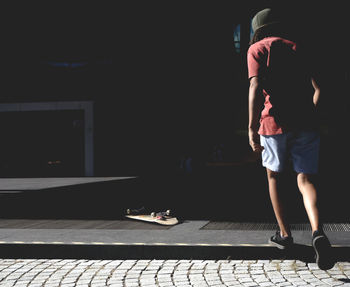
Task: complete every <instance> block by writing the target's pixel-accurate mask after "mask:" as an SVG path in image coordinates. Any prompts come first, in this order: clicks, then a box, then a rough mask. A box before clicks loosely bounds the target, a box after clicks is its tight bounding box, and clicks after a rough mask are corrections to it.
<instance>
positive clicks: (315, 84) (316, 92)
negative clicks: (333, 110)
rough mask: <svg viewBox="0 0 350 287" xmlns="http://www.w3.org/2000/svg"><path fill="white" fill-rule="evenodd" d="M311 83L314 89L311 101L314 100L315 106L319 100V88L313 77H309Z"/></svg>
mask: <svg viewBox="0 0 350 287" xmlns="http://www.w3.org/2000/svg"><path fill="white" fill-rule="evenodd" d="M311 83H312V86H313V87H314V90H315V92H314V97H313V102H314V105H315V107H317V106H318V105H319V102H320V93H321V89H320V86H319V84H318V83H317V81H316V79H315V78H312V79H311Z"/></svg>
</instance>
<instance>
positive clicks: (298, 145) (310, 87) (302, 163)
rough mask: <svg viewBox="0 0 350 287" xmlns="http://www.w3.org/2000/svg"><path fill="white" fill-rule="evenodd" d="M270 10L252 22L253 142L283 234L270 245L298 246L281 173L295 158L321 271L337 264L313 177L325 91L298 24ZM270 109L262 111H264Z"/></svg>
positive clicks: (251, 140) (250, 72)
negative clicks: (283, 196) (302, 42)
mask: <svg viewBox="0 0 350 287" xmlns="http://www.w3.org/2000/svg"><path fill="white" fill-rule="evenodd" d="M280 19H281V18H279V17H278V15H276V11H273V10H272V9H270V8H267V9H264V10H262V11H259V12H258V13H257V14H256V15H255V16H254V18H253V20H252V28H253V31H254V35H253V37H252V41H251V46H250V47H249V50H248V53H247V60H248V76H249V81H250V87H249V125H248V131H249V144H250V146H251V148H252V150H253V151H254V152H258V153H261V154H262V164H263V166H264V167H266V171H267V178H268V185H269V193H270V198H271V202H272V206H273V210H274V213H275V216H276V220H277V222H278V226H279V230H278V231H277V232H276V234H275V235H274V236H272V237H271V238H270V240H269V242H270V243H271V244H273V245H275V246H277V247H278V248H280V249H285V248H288V247H290V246H291V245H292V244H293V238H292V235H291V231H290V228H289V224H288V222H287V219H286V218H285V211H284V206H283V202H282V200H281V196H280V190H279V186H280V180H281V178H280V174H281V172H282V171H283V170H284V168H285V166H286V164H287V162H288V160H289V159H291V160H292V163H293V167H294V170H295V172H296V178H297V184H298V188H299V190H300V192H301V194H302V196H303V202H304V206H305V209H306V212H307V215H308V218H309V221H310V224H311V227H312V245H313V247H314V249H315V252H316V262H317V264H318V266H319V268H320V269H323V270H327V269H330V268H332V267H333V266H334V260H333V259H332V256H331V245H330V243H329V240H328V238H327V236H326V235H325V234H324V232H323V230H322V228H321V225H320V222H319V211H318V208H317V192H316V188H315V185H314V181H313V177H314V175H316V174H317V172H318V155H319V145H320V136H319V132H318V129H317V117H316V110H317V106H318V103H319V100H320V87H319V85H318V83H317V81H316V80H315V78H313V77H312V72H311V70H312V69H311V68H310V67H308V65H307V64H306V63H307V61H306V58H305V57H304V56H303V54H302V53H301V51H300V49H298V45H297V43H296V40H295V38H294V37H295V35H293V33H292V31H293V30H292V29H290V28H292V26H290V25H286V23H283V21H281V20H280ZM263 104H264V108H263V110H262V111H261V107H262V105H263Z"/></svg>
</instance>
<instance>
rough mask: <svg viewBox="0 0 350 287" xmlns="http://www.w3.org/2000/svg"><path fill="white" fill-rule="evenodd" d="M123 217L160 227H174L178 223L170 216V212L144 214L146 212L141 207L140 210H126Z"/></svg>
mask: <svg viewBox="0 0 350 287" xmlns="http://www.w3.org/2000/svg"><path fill="white" fill-rule="evenodd" d="M125 217H127V218H130V219H135V220H141V221H146V222H152V223H157V224H161V225H175V224H177V223H179V221H178V220H177V218H176V217H174V216H171V212H170V210H167V211H164V212H152V213H151V214H146V211H145V209H144V208H143V207H142V208H140V209H127V211H126V215H125Z"/></svg>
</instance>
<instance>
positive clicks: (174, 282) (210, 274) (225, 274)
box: [0, 259, 350, 287]
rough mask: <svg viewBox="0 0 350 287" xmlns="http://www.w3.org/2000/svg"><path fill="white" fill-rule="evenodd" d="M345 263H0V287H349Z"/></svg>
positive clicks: (347, 266) (120, 261)
mask: <svg viewBox="0 0 350 287" xmlns="http://www.w3.org/2000/svg"><path fill="white" fill-rule="evenodd" d="M349 277H350V263H349V262H338V263H337V264H336V265H335V266H334V268H333V269H331V270H328V271H322V270H320V269H318V268H317V266H316V264H314V263H304V262H301V261H298V260H271V261H269V260H219V261H214V260H48V259H42V260H37V259H36V260H34V259H33V260H31V259H0V286H2V287H7V286H18V287H23V286H32V287H41V286H51V287H54V286H66V287H70V286H80V287H83V286H95V287H99V286H101V287H102V286H115V287H121V286H125V287H136V286H149V287H151V286H162V287H169V286H178V287H186V286H198V287H200V286H216V287H219V286H339V285H343V286H344V285H345V286H350V279H349Z"/></svg>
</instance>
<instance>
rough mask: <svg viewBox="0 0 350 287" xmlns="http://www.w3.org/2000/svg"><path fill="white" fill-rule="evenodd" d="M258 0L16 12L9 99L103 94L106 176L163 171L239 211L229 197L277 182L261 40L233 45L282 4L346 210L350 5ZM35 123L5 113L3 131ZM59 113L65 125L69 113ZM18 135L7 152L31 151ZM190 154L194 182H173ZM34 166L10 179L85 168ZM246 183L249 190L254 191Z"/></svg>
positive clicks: (325, 176)
mask: <svg viewBox="0 0 350 287" xmlns="http://www.w3.org/2000/svg"><path fill="white" fill-rule="evenodd" d="M247 2H248V1H231V2H228V3H220V4H219V3H215V4H214V2H210V3H203V2H192V1H191V2H190V3H188V2H181V3H168V2H152V3H150V2H149V1H147V2H146V1H144V2H141V1H140V2H136V1H135V2H134V1H127V2H125V3H124V2H115V3H113V5H105V4H101V3H99V4H97V2H95V3H93V4H84V5H80V6H79V5H65V6H60V5H57V6H55V5H53V4H51V5H47V4H46V5H36V6H33V4H22V5H21V6H18V7H9V8H5V9H3V12H4V14H5V15H4V17H3V18H2V22H3V25H2V32H3V34H2V38H1V46H0V49H1V50H0V61H1V66H0V71H1V75H2V76H1V85H0V100H1V102H2V103H12V102H36V101H39V102H40V101H80V100H81V101H84V100H92V101H93V102H94V117H95V122H94V125H95V126H94V128H95V129H94V133H95V134H94V141H95V175H96V176H125V175H137V176H141V178H147V180H148V179H149V178H151V179H152V181H151V182H152V183H155V182H158V189H161V190H164V189H169V190H172V191H175V192H178V193H181V194H182V195H185V194H186V192H188V191H191V190H196V192H195V195H194V196H198V195H202V196H204V195H205V196H204V197H203V201H202V202H203V204H204V206H205V207H203V209H205V208H210V206H211V204H214V205H215V204H216V205H217V206H219V205H220V206H221V208H222V209H229V208H230V207H232V203H231V202H228V201H225V198H227V197H228V196H230V195H234V196H235V195H236V196H237V198H240V199H239V200H238V201H236V203H235V204H236V205H237V206H238V205H239V204H240V203H239V202H241V203H242V202H248V201H249V200H250V199H251V194H250V192H254V193H253V194H255V192H256V191H257V190H258V189H263V190H266V188H265V185H264V184H265V183H266V182H265V175H264V171H263V169H262V168H261V167H260V165H259V161H257V160H255V161H254V160H251V159H252V158H253V157H252V154H251V152H250V148H249V145H248V139H247V135H246V133H245V132H244V131H245V130H246V126H247V118H248V115H247V94H248V81H247V78H246V75H247V71H246V62H245V53H246V49H247V48H248V41H249V39H248V37H247V35H245V36H244V35H243V37H245V38H243V39H242V51H241V53H240V54H236V53H233V50H232V42H231V41H232V40H231V39H232V38H231V37H232V36H231V33H232V28H231V27H232V24H237V23H240V24H241V23H249V21H250V19H251V18H252V17H253V16H254V14H255V13H256V12H257V11H259V10H261V9H263V8H265V7H267V6H270V7H278V8H280V9H283V10H284V11H285V12H286V15H287V17H290V20H291V21H292V23H294V25H295V27H296V28H297V29H298V30H299V32H300V35H301V39H302V41H303V43H304V44H305V46H306V47H307V48H308V50H309V52H310V61H312V62H313V63H314V65H315V67H317V69H316V70H317V71H318V72H319V77H320V80H321V87H322V106H321V120H322V137H323V141H322V148H321V149H322V150H321V162H320V173H321V176H320V186H321V189H320V190H321V196H324V197H326V199H327V203H328V204H331V209H333V210H335V209H336V208H337V206H339V202H340V206H342V207H344V208H346V207H347V205H346V199H347V196H346V192H344V190H346V189H347V187H346V186H347V185H346V178H347V171H348V163H349V153H348V151H347V149H348V148H347V141H348V123H349V120H348V113H349V106H350V105H349V95H348V93H349V92H348V89H347V85H348V82H349V72H348V68H347V67H348V66H349V57H347V54H348V52H347V47H348V35H347V33H348V26H349V24H348V23H347V15H346V11H347V9H346V7H345V5H344V4H341V3H343V2H340V1H332V2H324V3H320V1H318V2H316V1H300V2H299V1H283V3H281V1H249V3H247ZM306 3H307V4H306ZM52 62H78V63H87V65H84V66H82V67H81V68H74V69H72V68H69V67H53V66H52V65H50V63H52ZM70 116H71V115H70ZM70 116H67V117H68V118H69V117H70ZM80 117H81V116H80V115H77V118H74V117H73V120H77V119H78V120H79V119H80ZM33 121H34V122H35V119H34V120H33V119H31V122H30V121H26V120H25V119H24V118H22V119H19V120H17V122H16V124H15V125H12V123H11V122H8V121H7V120H3V121H1V122H0V127H2V130H3V132H4V134H5V131H9V130H11V127H13V128H16V130H17V133H21V122H22V129H26V128H27V127H28V125H29V126H30V123H32V124H35V123H33ZM57 121H61V119H60V117H59V116H58V117H57V118H56V123H57ZM49 123H50V121H47V122H46V121H45V122H44V123H41V124H42V125H43V126H45V125H46V127H47V128H48V129H50V128H51V127H52V126H54V125H55V120H52V122H51V124H52V126H49ZM63 124H64V123H63ZM34 132H35V133H38V131H35V129H34V131H33V133H34ZM8 133H9V132H8ZM8 133H7V134H6V135H8ZM62 136H65V135H62ZM66 136H67V134H66ZM18 141H19V143H18V142H17V145H13V146H12V145H11V144H9V143H7V145H6V149H9V148H11V146H12V150H11V151H9V150H5V149H4V148H3V149H2V151H1V152H2V153H3V154H4V153H8V152H13V153H17V152H16V149H21V150H22V154H23V153H25V151H27V152H28V153H29V152H31V150H30V149H29V148H28V147H30V143H29V144H28V141H26V140H25V139H23V138H19V139H18ZM77 141H79V139H77ZM220 143H224V144H225V153H226V159H227V161H229V162H234V163H236V165H233V166H231V167H215V168H211V167H208V166H207V165H206V163H207V162H208V161H209V160H210V153H211V151H212V148H213V145H215V144H220ZM37 150H38V149H37ZM37 150H36V151H37ZM70 152H71V150H70ZM184 155H191V157H193V165H194V169H193V171H194V172H193V174H192V175H191V177H190V179H188V178H181V180H178V179H179V178H177V177H176V179H177V180H178V181H177V183H176V184H174V185H172V186H171V188H170V187H169V185H170V184H169V182H171V181H169V178H170V180H174V176H177V175H178V174H179V163H180V159H181V157H182V156H184ZM29 170H30V167H28V168H27V169H25V168H24V169H23V168H21V169H19V170H17V171H16V172H14V173H12V174H10V175H6V174H3V176H11V175H12V176H21V177H26V176H29V177H30V176H52V175H59V176H81V171H79V169H78V172H77V171H69V170H64V171H61V172H58V173H45V172H42V170H40V169H37V172H35V170H34V171H33V170H31V172H28V171H29ZM56 171H57V169H56ZM0 176H1V175H0ZM286 182H287V185H288V186H289V188H291V189H295V183H294V180H292V179H291V178H287V179H286ZM262 185H264V188H262ZM184 186H186V188H184ZM180 190H181V192H180ZM201 190H202V191H201ZM242 190H243V191H248V192H246V193H244V194H242V192H241V191H242ZM330 191H331V192H332V195H330ZM215 192H216V194H215ZM265 199H266V193H264V194H263V195H261V196H257V197H256V200H257V201H259V200H265ZM180 201H181V200H180ZM181 204H183V203H181V202H180V203H179V205H181ZM187 204H188V206H189V207H188V210H190V206H191V204H192V205H193V204H196V201H195V197H193V198H192V199H191V200H190V202H188V203H187ZM256 204H258V202H256ZM253 206H254V205H253ZM231 214H232V213H231ZM252 214H254V212H253V211H252ZM329 214H330V215H331V212H330V213H329ZM254 216H255V215H254Z"/></svg>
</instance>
